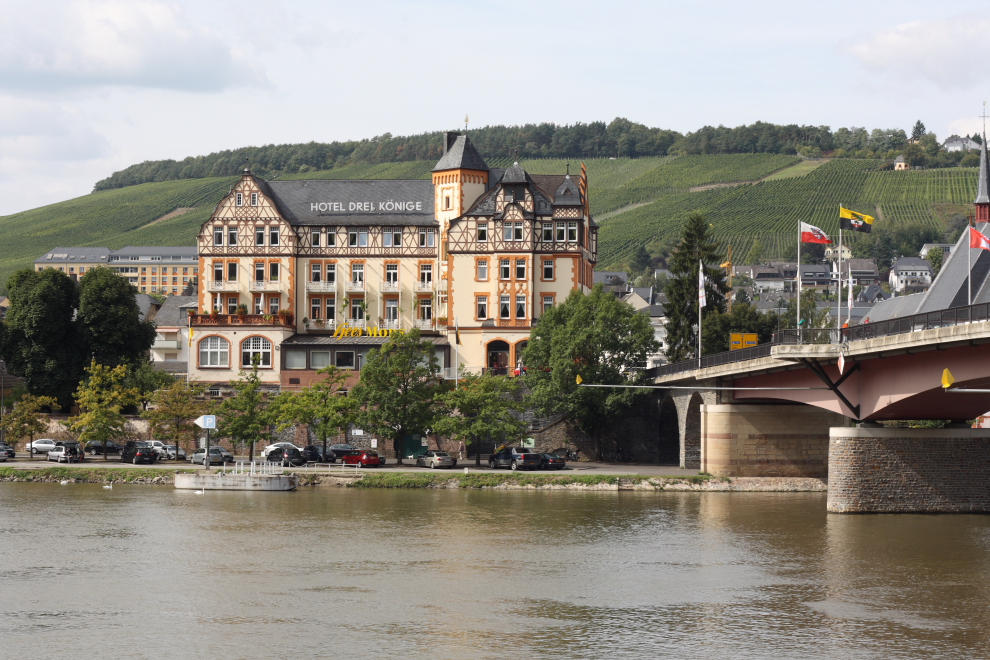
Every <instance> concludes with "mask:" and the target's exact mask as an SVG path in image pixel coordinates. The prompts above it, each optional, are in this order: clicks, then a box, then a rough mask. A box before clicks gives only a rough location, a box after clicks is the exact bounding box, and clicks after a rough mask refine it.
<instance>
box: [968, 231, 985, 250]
mask: <svg viewBox="0 0 990 660" xmlns="http://www.w3.org/2000/svg"><path fill="white" fill-rule="evenodd" d="M969 247H971V248H982V249H984V250H990V238H987V237H986V236H984V235H983V234H981V233H980V232H978V231H976V230H975V229H974V228H972V227H970V228H969Z"/></svg>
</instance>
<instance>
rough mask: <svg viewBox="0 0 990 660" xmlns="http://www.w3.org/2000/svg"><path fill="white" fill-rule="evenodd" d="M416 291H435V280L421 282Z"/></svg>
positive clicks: (418, 283) (417, 283)
mask: <svg viewBox="0 0 990 660" xmlns="http://www.w3.org/2000/svg"><path fill="white" fill-rule="evenodd" d="M414 288H415V290H416V291H420V292H423V291H433V280H419V281H418V282H416V286H415V287H414Z"/></svg>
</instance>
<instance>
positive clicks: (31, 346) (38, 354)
mask: <svg viewBox="0 0 990 660" xmlns="http://www.w3.org/2000/svg"><path fill="white" fill-rule="evenodd" d="M7 295H8V296H9V297H10V309H9V310H8V311H7V317H6V323H5V324H4V326H3V327H4V334H3V345H2V351H3V357H4V359H5V360H6V362H7V369H8V371H9V372H10V373H11V374H14V375H17V376H21V377H23V378H24V379H25V381H26V382H27V387H28V391H29V392H30V393H31V394H33V395H35V396H53V397H55V398H56V399H58V402H59V404H60V405H61V406H62V407H68V406H70V405H71V404H72V394H73V392H74V391H75V389H76V387H77V386H78V384H79V381H80V380H82V378H83V374H84V371H83V365H84V361H83V360H84V358H83V357H82V356H84V355H85V352H83V351H82V350H81V347H80V340H79V336H78V334H77V332H76V325H75V323H74V321H73V319H72V316H73V314H74V312H75V308H76V307H77V304H78V295H77V293H76V285H75V283H74V282H73V281H72V280H71V279H69V277H68V276H67V275H66V274H65V273H63V272H62V271H59V270H55V269H54V268H46V269H44V270H41V271H37V272H36V271H33V270H31V269H29V268H25V269H23V270H19V271H17V272H16V273H14V274H13V275H11V276H10V279H9V280H7Z"/></svg>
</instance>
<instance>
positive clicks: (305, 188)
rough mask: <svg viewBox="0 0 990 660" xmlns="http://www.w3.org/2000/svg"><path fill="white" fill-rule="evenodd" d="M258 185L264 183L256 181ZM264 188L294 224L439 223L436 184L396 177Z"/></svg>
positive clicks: (273, 184) (268, 183)
mask: <svg viewBox="0 0 990 660" xmlns="http://www.w3.org/2000/svg"><path fill="white" fill-rule="evenodd" d="M256 181H258V179H256ZM264 183H265V186H264V187H262V190H263V191H265V195H266V196H268V197H269V198H270V199H271V200H272V201H273V202H274V203H275V205H276V207H277V208H278V210H279V213H281V214H282V217H283V218H285V219H286V220H287V221H288V222H289V224H292V225H334V224H336V225H354V226H370V225H407V226H408V225H411V226H416V225H419V226H432V225H436V224H438V223H437V221H436V218H435V215H434V195H433V182H432V181H430V180H428V179H426V180H418V179H417V180H401V179H400V180H390V179H374V180H360V179H337V180H333V179H320V180H305V181H266V182H264Z"/></svg>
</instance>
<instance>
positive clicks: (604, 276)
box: [591, 270, 629, 284]
mask: <svg viewBox="0 0 990 660" xmlns="http://www.w3.org/2000/svg"><path fill="white" fill-rule="evenodd" d="M614 278H618V279H620V280H622V281H623V282H628V281H629V273H623V272H621V271H618V270H596V271H595V272H594V273H592V274H591V283H592V284H611V282H609V281H608V280H610V279H614Z"/></svg>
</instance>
